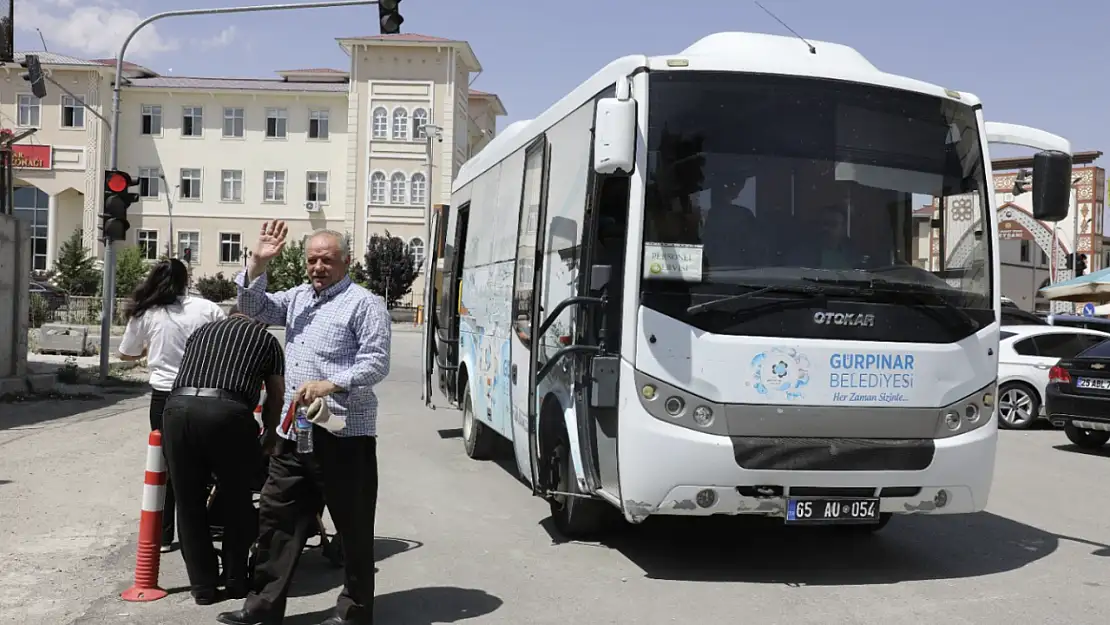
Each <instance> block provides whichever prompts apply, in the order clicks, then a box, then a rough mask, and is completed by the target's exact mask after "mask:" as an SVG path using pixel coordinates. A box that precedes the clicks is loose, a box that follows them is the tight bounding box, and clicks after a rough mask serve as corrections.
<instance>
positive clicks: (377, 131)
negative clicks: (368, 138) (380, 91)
mask: <svg viewBox="0 0 1110 625" xmlns="http://www.w3.org/2000/svg"><path fill="white" fill-rule="evenodd" d="M373 132H374V138H375V139H388V138H389V113H388V112H387V111H386V110H385V107H381V106H379V107H378V108H376V109H374V124H373Z"/></svg>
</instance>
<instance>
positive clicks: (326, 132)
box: [308, 111, 331, 140]
mask: <svg viewBox="0 0 1110 625" xmlns="http://www.w3.org/2000/svg"><path fill="white" fill-rule="evenodd" d="M330 133H331V129H330V128H329V127H328V112H327V111H309V112H308V138H309V139H321V140H323V139H327V138H328V137H329V136H331V134H330Z"/></svg>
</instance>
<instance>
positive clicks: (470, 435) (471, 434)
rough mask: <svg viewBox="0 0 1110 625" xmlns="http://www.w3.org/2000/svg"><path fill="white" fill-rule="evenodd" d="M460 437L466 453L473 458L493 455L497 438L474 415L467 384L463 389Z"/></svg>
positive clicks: (477, 458)
mask: <svg viewBox="0 0 1110 625" xmlns="http://www.w3.org/2000/svg"><path fill="white" fill-rule="evenodd" d="M462 416H463V425H462V439H463V448H464V449H465V450H466V455H468V456H470V457H471V458H473V459H474V460H489V459H490V458H491V457H493V450H494V446H495V445H496V444H497V440H496V439H495V438H494V434H495V433H494V432H493V431H492V430H490V429H489V428H488V427H487V426H486V424H485V423H482V422H481V421H479V420H478V418H477V417H475V416H474V402H473V401H472V400H471V399H470V388H469V385H468V387H467V388H465V389H464V390H463V403H462Z"/></svg>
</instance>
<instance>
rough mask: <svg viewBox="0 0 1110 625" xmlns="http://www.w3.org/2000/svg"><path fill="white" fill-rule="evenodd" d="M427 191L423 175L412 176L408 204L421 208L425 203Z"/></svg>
mask: <svg viewBox="0 0 1110 625" xmlns="http://www.w3.org/2000/svg"><path fill="white" fill-rule="evenodd" d="M427 189H428V185H427V181H426V180H425V179H424V174H421V173H419V172H418V173H415V174H413V175H412V179H411V180H410V181H409V202H411V203H413V204H415V205H417V206H423V205H424V202H426V201H427V196H426V195H425V193H426V192H427Z"/></svg>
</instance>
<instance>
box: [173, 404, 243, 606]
mask: <svg viewBox="0 0 1110 625" xmlns="http://www.w3.org/2000/svg"><path fill="white" fill-rule="evenodd" d="M162 434H163V437H164V441H163V444H164V447H165V451H166V459H167V462H168V464H169V469H170V475H172V476H173V489H174V494H175V496H176V497H177V519H178V522H179V527H178V534H179V535H180V538H181V555H182V557H183V558H184V559H185V570H186V571H187V572H188V574H189V584H190V585H191V586H192V587H193V589H194V590H198V589H211V588H215V587H216V586H217V585H218V584H219V581H220V565H219V561H218V559H217V558H216V551H215V549H214V548H213V546H212V534H211V532H210V529H209V523H208V486H209V484H210V482H211V477H212V476H213V475H215V476H216V481H217V482H218V483H219V485H220V486H219V488H220V500H221V502H222V507H223V510H222V512H223V517H224V537H223V545H222V547H223V563H224V573H225V576H226V578H227V583H228V584H229V585H230V584H231V583H233V582H234V583H242V584H245V583H246V581H247V558H248V556H249V554H250V548H251V544H252V543H253V542H254V537H255V528H254V523H253V521H254V513H253V504H252V502H251V480H252V478H253V477H254V475H255V473H256V471H257V470H258V465H259V463H260V462H261V461H262V448H261V446H260V445H259V441H258V423H257V422H255V420H254V414H253V412H252V410H251V408H248V407H247V406H246V405H244V404H241V403H238V402H234V401H230V400H226V399H216V398H208V397H170V398H169V400H168V401H167V402H166V410H165V429H163V430H162Z"/></svg>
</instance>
